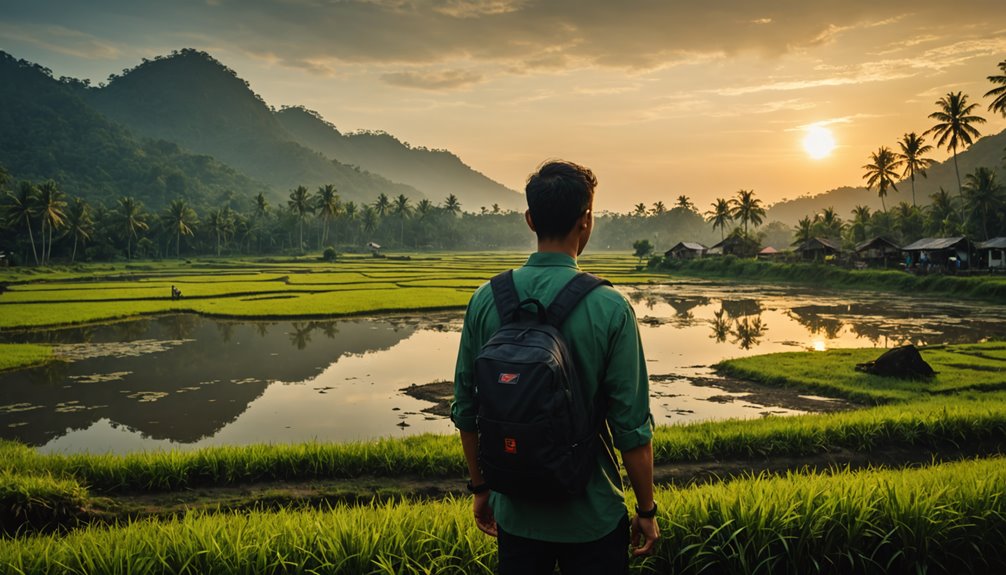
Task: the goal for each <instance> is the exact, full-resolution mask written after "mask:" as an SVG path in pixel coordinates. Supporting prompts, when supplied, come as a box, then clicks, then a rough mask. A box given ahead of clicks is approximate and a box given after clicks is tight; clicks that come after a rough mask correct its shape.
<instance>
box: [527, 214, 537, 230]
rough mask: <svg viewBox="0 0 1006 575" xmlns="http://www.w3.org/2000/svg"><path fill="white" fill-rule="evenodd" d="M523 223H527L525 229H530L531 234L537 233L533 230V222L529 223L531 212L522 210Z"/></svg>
mask: <svg viewBox="0 0 1006 575" xmlns="http://www.w3.org/2000/svg"><path fill="white" fill-rule="evenodd" d="M524 221H526V222H527V227H529V228H531V231H532V232H537V231H538V230H536V229H534V222H533V221H531V210H524Z"/></svg>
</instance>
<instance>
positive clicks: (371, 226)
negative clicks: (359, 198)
mask: <svg viewBox="0 0 1006 575" xmlns="http://www.w3.org/2000/svg"><path fill="white" fill-rule="evenodd" d="M361 219H362V223H363V231H364V232H367V233H368V234H369V233H373V232H374V230H376V229H377V223H378V221H379V220H380V216H378V215H377V209H375V208H374V206H364V207H363V216H362V217H361Z"/></svg>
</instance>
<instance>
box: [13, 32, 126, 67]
mask: <svg viewBox="0 0 1006 575" xmlns="http://www.w3.org/2000/svg"><path fill="white" fill-rule="evenodd" d="M0 38H2V39H4V40H10V41H17V42H24V43H26V44H31V45H34V46H37V47H39V48H43V49H45V50H49V51H50V52H55V53H57V54H63V55H65V56H76V57H78V58H84V59H87V60H112V59H115V58H117V57H118V56H119V55H120V54H121V52H122V50H121V49H120V48H119V47H118V46H117V45H116V44H115V43H113V42H109V41H107V40H103V39H101V38H97V37H95V36H92V35H90V34H87V33H84V32H81V31H79V30H73V29H70V28H66V27H63V26H58V25H44V24H19V25H12V24H7V23H0Z"/></svg>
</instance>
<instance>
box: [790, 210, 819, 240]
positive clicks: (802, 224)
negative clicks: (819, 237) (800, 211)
mask: <svg viewBox="0 0 1006 575" xmlns="http://www.w3.org/2000/svg"><path fill="white" fill-rule="evenodd" d="M813 237H814V222H812V221H811V219H810V218H809V217H808V216H804V217H803V218H802V219H800V221H799V222H797V224H796V226H794V227H793V244H792V245H794V246H799V245H803V244H805V243H807V242H808V241H810V239H811V238H813Z"/></svg>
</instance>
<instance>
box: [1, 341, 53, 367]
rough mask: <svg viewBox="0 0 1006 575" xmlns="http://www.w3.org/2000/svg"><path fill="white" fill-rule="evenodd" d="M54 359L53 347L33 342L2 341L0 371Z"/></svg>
mask: <svg viewBox="0 0 1006 575" xmlns="http://www.w3.org/2000/svg"><path fill="white" fill-rule="evenodd" d="M51 359H52V348H51V347H49V346H47V345H37V344H31V343H0V371H6V370H8V369H22V368H25V367H31V366H33V365H42V364H43V363H46V362H48V361H49V360H51Z"/></svg>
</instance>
